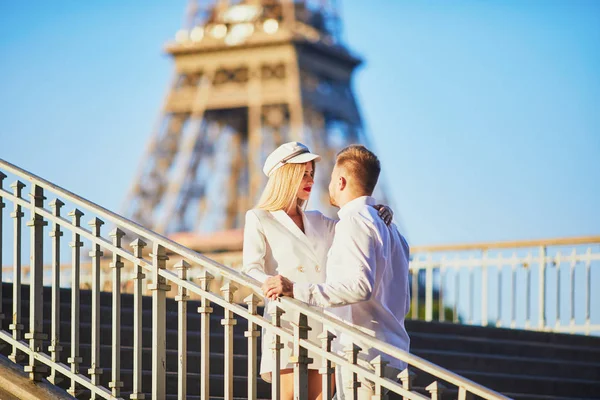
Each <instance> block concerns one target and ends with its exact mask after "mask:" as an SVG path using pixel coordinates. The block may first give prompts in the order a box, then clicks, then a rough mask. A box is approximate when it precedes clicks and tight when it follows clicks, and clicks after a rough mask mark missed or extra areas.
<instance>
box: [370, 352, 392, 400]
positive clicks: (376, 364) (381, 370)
mask: <svg viewBox="0 0 600 400" xmlns="http://www.w3.org/2000/svg"><path fill="white" fill-rule="evenodd" d="M387 364H389V362H388V361H384V360H382V359H381V356H380V355H379V356H377V357H375V359H373V360H372V361H371V365H372V366H373V368H375V374H376V375H377V376H379V377H380V378H385V367H386V365H387ZM385 390H386V389H385V388H383V387H382V386H381V385H380V384H378V383H376V384H375V393H374V395H373V396H372V397H371V400H378V399H379V400H383V399H387V397H388V396H387V395H386V394H384V391H385Z"/></svg>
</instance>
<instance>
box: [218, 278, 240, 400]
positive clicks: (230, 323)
mask: <svg viewBox="0 0 600 400" xmlns="http://www.w3.org/2000/svg"><path fill="white" fill-rule="evenodd" d="M236 291H237V286H235V285H234V284H232V283H230V282H228V283H226V284H225V285H224V286H223V287H222V288H221V292H222V293H223V297H224V298H225V301H227V302H228V303H233V294H234V293H235V292H236ZM221 325H223V329H224V331H225V349H224V356H225V371H224V382H223V385H224V387H223V394H224V395H223V397H224V398H225V400H232V399H233V327H234V326H235V325H237V319H235V318H233V312H232V311H230V310H229V309H227V308H226V309H225V316H224V318H223V319H222V320H221Z"/></svg>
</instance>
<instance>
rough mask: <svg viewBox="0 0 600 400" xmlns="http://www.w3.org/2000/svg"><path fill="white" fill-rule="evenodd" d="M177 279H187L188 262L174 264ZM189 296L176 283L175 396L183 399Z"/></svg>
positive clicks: (184, 395) (184, 392) (185, 374)
mask: <svg viewBox="0 0 600 400" xmlns="http://www.w3.org/2000/svg"><path fill="white" fill-rule="evenodd" d="M175 269H176V270H177V272H178V276H179V279H181V280H183V281H187V272H188V270H189V269H190V264H189V263H188V262H187V261H185V260H181V261H179V262H178V263H177V264H175ZM189 299H190V296H188V294H187V289H186V288H184V287H183V286H180V285H178V287H177V296H175V301H176V302H177V398H178V399H179V400H185V398H186V396H187V302H188V300H189Z"/></svg>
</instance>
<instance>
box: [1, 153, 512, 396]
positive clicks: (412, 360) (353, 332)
mask: <svg viewBox="0 0 600 400" xmlns="http://www.w3.org/2000/svg"><path fill="white" fill-rule="evenodd" d="M0 165H1V166H2V167H3V168H5V169H6V170H7V171H9V172H11V173H13V174H15V175H17V176H21V177H22V178H24V179H27V180H28V181H29V182H31V183H32V184H33V185H38V186H40V187H42V188H44V189H48V190H50V191H52V192H54V193H55V194H59V195H61V196H63V197H64V198H65V199H67V200H68V201H70V202H72V203H74V204H77V205H80V206H83V207H85V208H87V209H89V210H91V211H93V212H94V213H96V214H98V215H100V216H102V217H103V218H104V219H106V220H108V221H110V222H112V223H114V224H116V225H118V226H120V227H122V228H124V229H126V230H129V231H131V232H133V233H135V234H138V235H140V236H142V237H145V238H148V239H150V240H152V241H153V242H154V243H155V244H156V243H157V244H159V245H161V246H163V247H164V248H165V249H168V250H170V251H172V252H174V253H177V254H179V255H180V256H183V257H184V258H186V259H188V260H190V261H193V262H195V263H197V264H200V265H202V266H204V267H205V268H207V269H208V270H209V272H211V273H214V274H215V275H220V276H221V277H223V278H225V279H228V280H230V281H232V282H234V283H236V284H240V285H243V286H245V287H247V288H249V289H251V290H253V291H255V292H257V293H261V287H260V285H258V284H257V282H258V281H256V280H255V279H252V278H250V277H247V276H246V275H244V274H242V273H241V272H238V271H236V270H234V269H232V268H229V267H227V266H225V265H221V264H219V263H217V262H215V261H213V260H211V259H209V258H207V257H204V256H203V255H201V254H199V253H197V252H195V251H193V250H190V249H188V248H187V247H184V246H182V245H180V244H178V243H176V242H174V241H172V240H170V239H168V238H166V237H164V236H162V235H160V234H158V233H156V232H153V231H151V230H149V229H147V228H145V227H143V226H141V225H139V224H137V223H135V222H133V221H131V220H128V219H127V218H124V217H122V216H120V215H118V214H116V213H114V212H112V211H110V210H107V209H105V208H104V207H102V206H99V205H97V204H96V203H93V202H91V201H89V200H86V199H84V198H82V197H80V196H78V195H76V194H74V193H72V192H70V191H68V190H66V189H63V188H62V187H60V186H58V185H55V184H53V183H51V182H49V181H47V180H45V179H43V178H40V177H38V176H37V175H35V174H32V173H30V172H28V171H26V170H24V169H22V168H19V167H17V166H15V165H13V164H11V163H9V162H7V161H5V160H3V159H0ZM11 197H12V196H11ZM108 247H111V246H108ZM169 280H171V281H173V279H171V277H170V278H169ZM194 285H195V284H194ZM280 302H281V304H280V306H281V308H282V309H284V310H285V311H290V310H293V311H296V312H300V313H303V314H305V315H306V316H308V317H309V318H312V319H314V320H316V321H319V322H321V323H323V324H324V325H328V326H330V327H333V328H334V329H336V330H339V331H341V332H343V333H345V334H348V335H349V336H350V337H352V338H353V339H354V340H358V341H360V342H363V343H367V344H368V345H370V346H371V347H373V348H375V349H377V350H380V351H382V352H384V353H385V354H387V355H389V356H392V357H394V358H397V359H399V360H402V361H404V362H407V363H408V364H409V365H411V366H414V367H417V368H419V369H420V370H422V371H425V372H427V373H429V374H432V375H434V376H436V377H438V378H440V379H443V380H445V381H447V382H449V383H451V384H453V385H456V386H458V387H463V388H465V389H467V390H468V391H469V392H470V393H473V394H475V395H478V396H481V397H483V398H495V399H498V398H501V399H508V397H506V396H503V395H502V394H500V393H497V392H495V391H493V390H491V389H488V388H486V387H484V386H482V385H479V384H477V383H475V382H473V381H471V380H469V379H467V378H464V377H462V376H460V375H458V374H455V373H453V372H451V371H449V370H447V369H445V368H442V367H440V366H438V365H436V364H433V363H431V362H429V361H427V360H425V359H422V358H420V357H418V356H415V355H413V354H410V353H408V352H406V351H404V350H401V349H399V348H397V347H395V346H392V345H390V344H388V343H385V342H383V341H381V340H379V339H376V338H374V337H373V336H370V335H367V334H365V333H364V332H362V331H360V330H359V329H357V328H354V327H352V326H349V325H347V324H346V323H343V322H341V321H339V320H338V319H336V318H333V317H330V316H327V315H325V314H323V313H321V312H318V311H317V310H315V309H313V308H312V307H310V306H308V305H306V304H304V303H302V302H300V301H298V300H295V299H291V298H287V297H283V298H281V299H280Z"/></svg>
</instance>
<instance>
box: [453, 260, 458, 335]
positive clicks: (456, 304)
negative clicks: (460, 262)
mask: <svg viewBox="0 0 600 400" xmlns="http://www.w3.org/2000/svg"><path fill="white" fill-rule="evenodd" d="M459 300H460V267H458V268H456V270H455V271H454V305H453V307H452V319H453V322H454V323H455V324H456V323H458V304H459Z"/></svg>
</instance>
